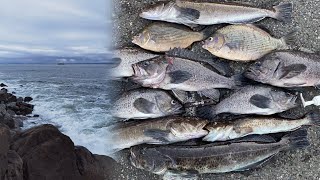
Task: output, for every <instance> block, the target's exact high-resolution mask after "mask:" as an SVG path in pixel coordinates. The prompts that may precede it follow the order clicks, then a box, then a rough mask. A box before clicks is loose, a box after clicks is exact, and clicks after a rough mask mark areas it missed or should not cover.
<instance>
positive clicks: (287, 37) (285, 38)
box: [279, 30, 297, 49]
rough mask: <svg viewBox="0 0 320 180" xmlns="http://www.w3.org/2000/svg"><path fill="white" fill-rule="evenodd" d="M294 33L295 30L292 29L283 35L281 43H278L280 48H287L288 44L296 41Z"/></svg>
mask: <svg viewBox="0 0 320 180" xmlns="http://www.w3.org/2000/svg"><path fill="white" fill-rule="evenodd" d="M296 33H297V30H293V31H291V32H289V33H288V34H287V35H285V36H283V37H282V38H281V39H280V41H281V45H280V47H279V48H280V49H288V45H289V44H293V43H294V42H295V41H296Z"/></svg>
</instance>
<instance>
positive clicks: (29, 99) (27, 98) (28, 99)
mask: <svg viewBox="0 0 320 180" xmlns="http://www.w3.org/2000/svg"><path fill="white" fill-rule="evenodd" d="M32 100H33V98H32V97H25V98H24V100H23V101H24V102H30V101H32Z"/></svg>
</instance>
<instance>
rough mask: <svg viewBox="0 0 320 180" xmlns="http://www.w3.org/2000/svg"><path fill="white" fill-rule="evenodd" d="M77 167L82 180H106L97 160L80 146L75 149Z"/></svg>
mask: <svg viewBox="0 0 320 180" xmlns="http://www.w3.org/2000/svg"><path fill="white" fill-rule="evenodd" d="M75 152H76V156H77V166H78V169H79V172H80V174H81V176H82V177H83V178H84V179H106V178H105V177H104V171H103V169H102V168H101V165H100V164H99V162H98V160H97V158H96V157H95V155H93V154H92V153H91V152H90V151H89V150H88V149H86V148H85V147H82V146H77V147H76V148H75Z"/></svg>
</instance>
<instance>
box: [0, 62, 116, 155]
mask: <svg viewBox="0 0 320 180" xmlns="http://www.w3.org/2000/svg"><path fill="white" fill-rule="evenodd" d="M107 81H108V80H107V65H105V64H90V65H89V64H72V65H71V64H70V65H69V64H66V65H54V64H52V65H43V64H41V65H40V64H8V65H7V64H1V65H0V83H1V82H3V83H5V84H7V85H8V86H9V87H8V89H9V90H10V91H14V92H16V96H23V97H25V96H31V97H32V98H33V99H34V100H33V101H31V104H34V105H35V108H34V112H33V114H38V115H40V117H37V118H29V119H28V120H26V121H24V126H23V129H28V128H31V127H33V126H37V125H41V124H53V125H55V126H57V127H58V128H59V129H60V131H61V132H62V133H64V134H66V135H68V136H69V137H70V138H71V139H72V140H73V142H74V143H75V145H81V146H84V147H86V148H88V149H89V150H90V151H91V152H92V153H95V154H106V146H107V144H106V136H107V129H108V124H109V123H110V119H111V116H110V115H109V113H108V109H109V107H110V104H109V100H108V92H109V91H108V90H109V87H108V83H107Z"/></svg>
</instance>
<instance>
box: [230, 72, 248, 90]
mask: <svg viewBox="0 0 320 180" xmlns="http://www.w3.org/2000/svg"><path fill="white" fill-rule="evenodd" d="M231 78H232V79H233V80H234V83H235V87H234V88H236V87H242V86H246V85H250V84H252V83H250V82H251V80H250V79H248V78H247V77H245V76H244V75H243V74H236V75H233V76H232V77H231Z"/></svg>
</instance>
